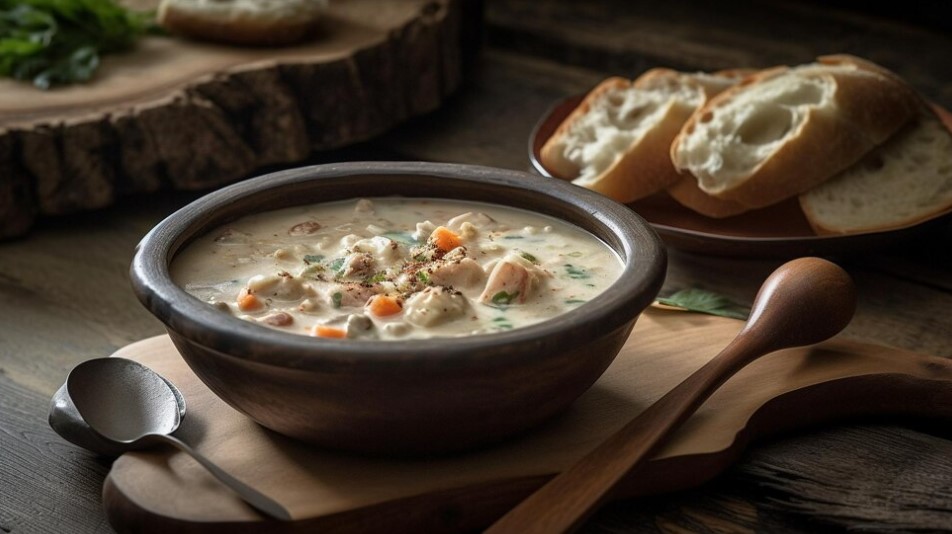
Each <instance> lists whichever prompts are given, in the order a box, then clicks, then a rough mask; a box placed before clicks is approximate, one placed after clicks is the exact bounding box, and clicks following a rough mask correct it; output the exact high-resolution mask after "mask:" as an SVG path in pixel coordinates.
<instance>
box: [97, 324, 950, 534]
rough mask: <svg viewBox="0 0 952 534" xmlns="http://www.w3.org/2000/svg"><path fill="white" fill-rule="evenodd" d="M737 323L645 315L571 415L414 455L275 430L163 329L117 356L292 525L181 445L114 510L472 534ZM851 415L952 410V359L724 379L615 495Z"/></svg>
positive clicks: (235, 528)
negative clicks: (246, 499)
mask: <svg viewBox="0 0 952 534" xmlns="http://www.w3.org/2000/svg"><path fill="white" fill-rule="evenodd" d="M741 326H742V323H741V322H740V321H736V320H732V319H725V318H722V317H714V316H709V315H701V314H694V313H685V312H676V311H666V310H658V309H653V308H652V309H649V310H647V311H646V312H645V313H644V314H643V315H642V317H641V318H640V319H639V321H638V324H637V325H636V327H635V330H634V332H633V334H632V336H631V338H630V339H629V341H628V343H627V344H626V345H625V347H624V348H623V349H622V351H621V353H619V355H618V357H617V358H616V360H615V361H614V363H613V364H612V365H611V366H610V367H609V369H608V370H607V371H606V373H605V374H604V375H603V376H602V377H601V378H600V379H599V381H598V382H597V383H596V384H595V385H594V386H593V387H592V388H591V389H590V390H589V391H588V392H587V393H585V394H584V395H583V396H582V397H581V398H579V399H578V401H577V402H576V403H575V404H574V405H573V406H572V407H571V408H570V410H569V411H568V412H567V413H565V414H564V415H562V416H559V417H558V418H556V419H555V420H553V421H551V422H550V423H548V424H546V425H544V426H543V427H542V428H537V429H533V430H531V431H530V432H528V433H527V434H525V435H524V436H521V437H519V438H516V439H513V440H511V441H509V442H507V443H505V444H503V445H500V446H496V447H493V448H488V449H484V450H478V451H473V452H470V453H466V454H460V455H453V456H446V457H436V458H426V459H416V460H392V459H386V458H366V457H359V456H352V455H347V454H341V453H332V452H327V451H322V450H319V449H317V448H314V447H312V446H308V445H306V444H303V443H300V442H296V441H294V440H291V439H288V438H284V437H282V436H279V435H277V434H275V433H273V432H271V431H269V430H266V429H264V428H262V427H260V426H258V425H257V424H255V423H254V422H252V421H251V420H249V419H247V418H246V417H244V416H243V415H241V414H240V413H238V412H237V411H235V410H233V409H232V408H230V407H229V406H227V405H226V404H225V403H224V402H223V401H221V400H220V399H218V398H217V397H216V396H215V395H214V394H213V393H211V392H210V390H208V389H207V388H206V387H205V386H204V385H203V384H202V383H201V382H200V381H199V380H198V379H197V378H196V377H195V375H194V374H192V373H191V371H190V370H189V369H188V367H187V366H186V365H185V363H184V361H183V360H182V359H181V358H180V357H179V356H178V353H177V352H176V350H175V348H174V347H173V346H172V344H171V342H170V340H169V339H168V337H167V336H159V337H154V338H150V339H146V340H144V341H140V342H138V343H135V344H132V345H129V346H127V347H125V348H123V349H121V350H119V351H118V352H117V353H116V354H115V355H116V356H123V357H127V358H131V359H135V360H138V361H140V362H142V363H144V364H146V365H148V366H150V367H152V368H153V369H155V370H156V371H158V372H159V373H161V374H162V375H164V376H165V377H166V378H168V379H170V380H171V381H172V382H173V383H175V384H176V385H178V387H179V388H180V389H181V391H182V393H183V394H184V396H185V398H186V400H187V404H188V412H187V415H186V417H185V420H184V422H183V427H182V428H181V429H180V431H179V432H178V435H179V436H180V437H182V438H183V439H184V440H185V441H187V442H189V443H191V444H193V445H194V446H195V447H196V448H197V449H199V450H200V451H201V452H203V453H204V454H206V455H207V456H208V457H210V458H211V459H212V460H213V461H215V462H216V463H218V464H219V465H220V466H222V467H223V468H225V469H226V470H227V471H229V472H230V473H231V474H233V475H235V476H237V477H238V478H240V479H242V480H244V481H245V482H246V483H248V484H251V485H253V486H254V487H256V488H257V489H259V490H261V491H263V492H264V493H266V494H268V495H269V496H271V497H273V498H275V499H276V500H278V501H279V502H281V503H282V504H283V505H284V506H285V507H286V508H287V509H288V510H289V511H290V512H291V514H292V516H293V517H294V518H295V521H293V522H290V523H283V524H281V525H275V523H274V522H270V521H267V520H265V519H263V518H262V517H261V516H259V515H258V514H257V513H256V512H255V511H253V510H252V509H251V508H249V507H247V506H246V505H244V503H243V502H242V501H241V500H239V499H238V498H237V496H236V495H235V494H233V493H231V491H230V490H228V489H226V488H225V487H224V486H222V485H220V484H219V483H218V482H217V481H216V480H215V479H214V478H212V477H211V476H210V475H209V474H208V473H206V472H205V471H204V470H203V469H202V468H201V467H200V466H199V465H198V464H197V463H196V462H195V461H193V460H192V459H191V458H190V457H188V456H186V455H185V454H183V453H180V452H177V451H174V450H172V449H168V450H165V449H161V450H155V451H151V452H136V453H127V454H125V455H123V456H122V457H120V458H119V459H118V460H117V461H116V462H115V463H114V464H113V466H112V470H111V472H110V473H109V475H108V477H107V479H106V483H105V488H104V492H103V495H104V505H105V507H106V513H107V517H108V519H109V521H110V523H111V524H112V525H113V527H114V528H116V530H118V531H120V532H163V533H164V532H183V531H197V530H201V531H203V532H207V531H223V532H275V531H276V530H275V529H276V528H277V526H281V527H283V528H281V530H280V531H281V532H313V531H320V532H368V531H370V532H376V531H385V532H462V531H472V530H477V529H480V528H483V527H485V526H488V524H490V523H491V522H492V521H493V520H494V519H495V518H497V517H499V516H500V515H502V514H503V513H504V512H505V511H506V510H508V509H509V508H510V507H511V506H513V505H514V504H515V503H517V502H518V501H519V500H520V499H521V498H523V497H525V496H526V495H527V494H528V493H529V492H531V491H532V490H533V489H534V488H536V487H539V486H540V485H541V484H543V483H544V482H545V480H547V479H548V478H549V477H550V476H552V474H554V473H556V472H558V471H559V470H561V469H563V468H565V467H566V466H568V465H569V464H570V463H571V462H572V461H573V460H575V459H577V458H580V457H581V456H582V455H584V454H585V452H587V451H588V450H590V449H591V448H593V447H594V446H595V445H596V444H598V443H599V442H600V441H601V440H603V439H604V438H606V437H607V436H608V435H610V434H611V433H612V432H613V431H614V430H616V429H617V428H619V427H621V426H622V425H623V424H625V423H626V422H627V421H628V420H630V419H631V418H632V417H634V416H635V415H637V414H638V413H639V412H640V411H641V410H642V409H644V408H645V407H646V406H648V405H649V404H650V403H651V402H653V401H654V400H656V399H658V398H659V397H661V396H662V395H663V394H664V393H665V392H666V391H667V390H668V389H670V388H672V387H673V386H674V385H676V384H677V383H678V382H680V381H681V380H682V379H684V378H686V377H687V376H688V375H689V374H690V373H691V372H693V371H694V370H696V369H697V368H699V367H700V366H701V365H702V364H703V363H705V362H706V361H707V360H709V359H710V358H711V357H713V356H714V354H715V353H717V352H718V351H719V350H720V348H722V347H723V346H725V345H726V344H727V343H728V342H729V341H730V340H731V339H732V338H733V337H734V335H735V334H736V333H737V332H738V331H739V330H740V327H741ZM856 415H881V416H916V417H952V361H948V360H945V359H941V358H936V357H930V356H926V355H921V354H916V353H912V352H908V351H903V350H898V349H893V348H887V347H882V346H875V345H870V344H864V343H860V342H857V341H851V340H845V339H838V338H835V339H833V340H830V341H828V342H826V343H823V344H820V345H817V346H814V347H812V348H803V349H789V350H785V351H781V352H778V353H774V354H770V355H767V356H765V357H763V358H761V359H760V360H758V361H756V362H754V363H753V364H751V365H749V366H748V367H747V368H745V369H743V370H742V371H741V372H740V373H738V374H737V375H735V376H734V377H733V378H731V379H730V380H728V382H727V383H725V385H724V386H723V387H722V388H721V389H720V390H719V391H717V392H716V393H715V394H714V395H713V396H712V397H711V398H710V399H709V400H708V401H707V402H706V403H705V404H704V405H703V406H702V407H701V409H700V410H699V411H698V412H697V413H696V414H695V415H694V416H693V417H692V418H691V419H690V420H689V421H688V422H687V423H686V424H685V426H684V427H683V428H682V429H681V430H680V431H679V432H678V433H677V434H676V435H675V436H674V437H673V438H672V439H671V441H670V442H669V443H668V444H667V445H666V446H665V447H664V449H663V450H662V451H661V452H660V453H659V454H658V455H657V456H656V457H655V458H654V459H653V460H652V461H650V462H649V463H648V464H647V466H646V468H645V469H644V470H643V471H642V472H641V473H639V475H638V476H637V477H633V479H631V480H629V481H627V483H626V485H625V486H624V487H623V488H622V492H621V493H620V494H619V496H625V497H630V496H637V495H644V494H657V493H662V492H669V491H674V490H679V489H684V488H688V487H692V486H697V485H700V484H702V483H703V482H705V481H707V480H709V479H711V478H712V477H714V476H715V475H717V474H718V473H720V472H721V471H723V470H724V469H725V468H726V467H728V466H729V465H730V464H731V463H732V462H733V461H735V460H736V459H737V458H738V457H739V456H740V455H741V454H742V452H743V449H744V448H745V447H746V446H747V445H748V443H749V442H750V441H751V440H753V439H757V438H761V437H764V436H769V435H772V434H775V433H777V432H786V431H789V430H791V429H796V428H801V427H804V426H808V425H816V424H819V423H824V422H829V421H834V420H841V419H843V418H846V417H850V416H856Z"/></svg>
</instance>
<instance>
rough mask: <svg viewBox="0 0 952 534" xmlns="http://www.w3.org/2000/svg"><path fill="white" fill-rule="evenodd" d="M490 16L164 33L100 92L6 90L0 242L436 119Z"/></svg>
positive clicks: (19, 86) (455, 3)
mask: <svg viewBox="0 0 952 534" xmlns="http://www.w3.org/2000/svg"><path fill="white" fill-rule="evenodd" d="M140 4H141V2H140ZM479 14H480V6H479V2H478V1H476V0H347V1H346V2H331V6H330V10H329V12H328V13H327V15H326V16H325V18H324V19H323V20H322V22H321V23H320V26H319V28H318V31H317V32H316V35H315V37H314V38H313V39H312V40H309V41H308V42H305V43H302V44H299V45H295V46H290V47H283V48H252V47H232V46H223V45H216V44H210V43H201V42H197V41H190V40H186V39H183V38H178V37H165V36H155V37H147V38H144V39H143V40H142V41H141V42H140V43H139V45H138V46H137V47H136V49H135V50H134V51H132V52H129V53H126V54H122V55H116V56H107V57H106V58H105V59H104V61H103V65H102V68H101V69H100V72H99V73H97V76H96V77H95V79H94V80H92V81H91V82H89V83H87V84H80V85H75V86H70V87H65V88H60V89H54V90H51V91H40V90H38V89H35V88H34V87H32V86H31V85H29V84H25V83H21V82H15V81H11V80H3V81H0V238H9V237H13V236H17V235H21V234H24V233H26V232H28V231H29V230H30V228H31V227H32V226H33V224H34V223H35V222H36V220H37V219H38V218H40V217H43V216H48V215H63V214H68V213H75V212H78V211H85V210H93V209H98V208H103V207H106V206H109V205H112V204H114V203H116V202H118V201H120V200H121V199H122V198H124V197H128V196H130V195H134V194H141V193H148V192H153V191H157V190H160V189H179V190H204V189H210V188H214V187H218V186H221V185H224V184H227V183H231V182H234V181H237V180H240V179H243V178H245V177H248V176H250V175H252V174H254V173H255V172H256V171H258V170H260V169H263V168H265V167H268V166H275V165H288V164H293V163H294V162H298V161H302V160H304V159H306V158H307V157H308V156H309V155H310V154H311V153H312V152H314V151H320V150H327V149H332V148H337V147H341V146H345V145H348V144H352V143H356V142H359V141H364V140H367V139H369V138H372V137H374V136H376V135H378V134H380V133H382V132H384V131H386V130H388V129H389V128H391V127H393V126H395V125H397V124H399V123H401V122H403V121H405V120H407V119H409V118H411V117H414V116H418V115H421V114H424V113H427V112H430V111H433V110H435V109H437V108H438V107H439V106H440V105H441V104H442V103H443V101H444V100H445V99H446V97H447V96H448V95H449V94H451V93H452V92H453V91H454V90H455V89H456V88H457V87H458V86H459V84H460V80H461V79H462V76H463V70H464V66H465V63H466V62H465V59H466V57H467V56H468V55H469V54H470V53H471V52H472V51H473V50H474V49H475V48H476V47H477V46H478V43H477V42H476V39H474V38H473V37H474V36H475V35H476V34H477V32H478V29H474V26H475V25H478V24H479V23H480V17H479V16H478V15H479Z"/></svg>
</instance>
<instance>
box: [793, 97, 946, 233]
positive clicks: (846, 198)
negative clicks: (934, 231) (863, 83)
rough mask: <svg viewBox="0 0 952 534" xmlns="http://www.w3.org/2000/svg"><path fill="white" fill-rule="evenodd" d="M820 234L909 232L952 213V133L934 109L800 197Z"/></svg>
mask: <svg viewBox="0 0 952 534" xmlns="http://www.w3.org/2000/svg"><path fill="white" fill-rule="evenodd" d="M798 200H799V203H800V208H801V210H802V211H803V214H804V215H805V216H806V218H807V221H808V222H809V223H810V226H811V227H812V228H813V230H814V232H815V233H817V234H818V235H830V234H855V233H867V232H879V231H885V230H893V229H897V228H905V227H909V226H913V225H915V224H919V223H921V222H923V221H926V220H928V219H931V218H933V217H936V216H938V215H939V214H942V213H945V212H948V211H950V210H952V133H950V131H949V128H948V126H947V125H945V124H943V123H942V120H941V119H940V118H939V117H938V116H937V115H936V114H935V112H934V111H933V110H932V109H930V108H928V107H927V108H923V110H922V113H921V114H920V115H919V117H918V119H917V120H916V121H915V122H913V123H911V124H909V125H907V126H905V127H904V128H903V129H902V130H901V131H900V132H898V133H897V134H895V135H894V136H893V137H891V138H890V139H889V140H888V141H886V143H884V144H882V145H880V146H879V147H877V148H876V149H874V150H872V151H870V152H869V153H868V154H866V155H865V156H864V157H863V159H861V160H860V161H859V162H857V163H856V164H855V165H853V166H851V167H850V168H848V169H846V170H845V171H844V172H842V173H840V174H839V175H837V176H834V177H833V178H831V179H830V180H827V181H826V182H824V183H823V184H820V185H819V186H817V187H815V188H813V189H811V190H809V191H806V192H804V193H801V194H800V195H799V197H798Z"/></svg>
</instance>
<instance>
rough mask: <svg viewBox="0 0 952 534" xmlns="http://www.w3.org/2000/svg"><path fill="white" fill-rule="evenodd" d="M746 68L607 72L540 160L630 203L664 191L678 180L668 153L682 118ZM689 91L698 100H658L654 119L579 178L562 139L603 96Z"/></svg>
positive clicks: (559, 173) (558, 172) (561, 175)
mask: <svg viewBox="0 0 952 534" xmlns="http://www.w3.org/2000/svg"><path fill="white" fill-rule="evenodd" d="M741 74H746V71H742V70H737V71H731V73H730V74H729V75H724V76H718V75H703V76H704V77H703V79H702V78H701V76H702V75H700V74H697V75H695V74H690V73H682V72H678V71H674V70H671V69H665V68H655V69H650V70H648V71H646V72H645V73H643V74H642V75H641V76H639V77H638V78H637V79H636V80H634V81H633V82H630V81H628V80H626V79H624V78H620V77H612V78H608V79H606V80H604V81H603V82H602V83H600V84H599V85H598V86H596V87H595V88H594V89H593V90H592V91H590V92H589V93H588V94H587V95H586V97H585V99H584V100H583V101H582V102H581V104H579V106H578V107H576V109H575V110H573V112H572V113H571V114H570V115H569V116H568V117H566V119H565V120H563V121H562V123H561V124H560V125H559V127H558V128H557V129H556V131H555V132H554V133H553V135H552V136H551V137H550V138H549V139H548V140H547V141H546V143H545V144H544V145H543V147H542V149H541V151H540V160H541V162H542V164H543V166H545V168H546V169H548V170H549V172H551V173H552V174H553V175H554V176H556V177H558V178H562V179H568V180H572V181H573V183H576V184H577V185H581V186H583V187H586V188H588V189H592V190H594V191H597V192H599V193H602V194H603V195H605V196H608V197H610V198H612V199H614V200H617V201H619V202H625V203H627V202H632V201H635V200H638V199H640V198H644V197H647V196H649V195H652V194H654V193H657V192H659V191H662V190H664V189H665V188H666V187H667V186H669V185H671V184H673V183H675V182H677V181H678V180H679V179H680V178H681V175H680V174H679V173H678V171H677V170H676V169H675V168H674V166H673V165H672V163H671V159H670V157H669V156H668V153H669V148H670V146H671V141H672V140H673V139H674V138H675V136H676V135H677V134H678V132H679V131H680V129H681V126H682V125H683V124H684V122H685V121H686V120H687V119H688V117H690V116H691V114H692V113H694V111H695V110H696V109H697V108H698V107H700V105H701V104H703V102H705V101H706V100H707V99H708V98H709V97H710V96H712V95H713V94H716V93H717V92H720V91H721V90H722V89H724V88H726V87H728V86H729V85H731V84H732V83H734V78H733V77H735V76H740V75H741ZM682 90H689V91H691V92H692V94H693V95H696V97H697V99H698V100H699V103H697V104H691V103H689V102H687V101H685V100H683V99H682V98H678V97H676V96H674V95H673V94H672V95H670V96H668V97H667V98H666V101H665V102H664V103H663V104H661V107H662V109H661V111H660V113H659V114H658V119H657V121H656V122H654V123H653V124H651V125H650V127H648V128H647V129H646V130H644V131H643V133H642V135H641V136H639V137H636V138H634V139H633V140H632V142H631V143H630V144H629V145H628V146H626V147H624V148H623V149H621V150H620V151H619V152H618V153H617V154H615V155H614V158H615V159H614V161H613V162H612V164H611V165H609V166H608V167H607V168H606V169H605V170H603V171H602V172H601V173H599V174H598V175H597V176H594V177H579V174H580V172H581V169H580V168H579V166H578V164H576V163H575V162H573V161H571V160H570V159H569V158H568V157H567V155H566V152H567V144H568V143H569V141H568V140H567V138H568V137H569V135H570V132H571V130H572V129H573V128H575V127H576V126H577V124H578V123H579V121H580V120H582V118H583V117H585V116H587V115H588V114H590V113H592V110H593V109H594V108H598V107H599V106H602V105H603V103H602V102H601V100H602V99H604V98H607V95H608V94H610V93H612V92H618V91H644V92H645V93H651V92H657V94H659V95H663V94H668V93H669V92H672V91H673V92H678V91H682Z"/></svg>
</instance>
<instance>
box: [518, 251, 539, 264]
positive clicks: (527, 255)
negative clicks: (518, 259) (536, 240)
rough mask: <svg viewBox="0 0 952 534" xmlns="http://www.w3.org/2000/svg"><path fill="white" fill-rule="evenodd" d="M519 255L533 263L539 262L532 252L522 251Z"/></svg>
mask: <svg viewBox="0 0 952 534" xmlns="http://www.w3.org/2000/svg"><path fill="white" fill-rule="evenodd" d="M519 255H520V256H522V257H523V258H525V259H527V260H529V261H531V262H532V263H539V260H538V259H537V258H536V257H535V256H533V255H532V254H529V253H528V252H520V253H519Z"/></svg>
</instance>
